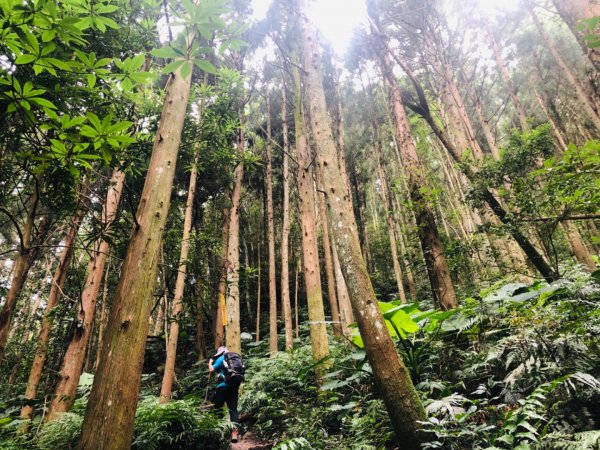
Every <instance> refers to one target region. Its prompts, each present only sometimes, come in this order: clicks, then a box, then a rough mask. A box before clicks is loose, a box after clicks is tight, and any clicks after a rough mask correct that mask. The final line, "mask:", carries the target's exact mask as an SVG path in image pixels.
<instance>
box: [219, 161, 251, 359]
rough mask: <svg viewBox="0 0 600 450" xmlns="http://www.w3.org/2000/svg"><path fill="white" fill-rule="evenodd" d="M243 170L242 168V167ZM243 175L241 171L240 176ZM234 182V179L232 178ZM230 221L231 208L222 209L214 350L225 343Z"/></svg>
mask: <svg viewBox="0 0 600 450" xmlns="http://www.w3.org/2000/svg"><path fill="white" fill-rule="evenodd" d="M242 170H243V169H242ZM234 175H235V174H234ZM243 177H244V175H243V173H242V178H243ZM234 183H235V180H234ZM230 221H231V208H224V209H223V233H222V234H221V257H220V259H219V286H218V288H217V304H216V313H215V322H214V330H215V333H214V334H215V335H214V338H215V339H214V347H215V350H216V349H218V348H219V347H221V346H222V345H225V326H226V325H227V307H226V304H225V297H226V295H227V276H228V267H227V265H228V261H229V259H228V257H229V223H230Z"/></svg>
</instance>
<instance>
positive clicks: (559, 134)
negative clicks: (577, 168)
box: [533, 88, 567, 154]
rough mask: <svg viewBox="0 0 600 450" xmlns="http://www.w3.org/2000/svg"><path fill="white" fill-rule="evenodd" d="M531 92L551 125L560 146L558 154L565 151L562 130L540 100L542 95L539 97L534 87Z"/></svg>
mask: <svg viewBox="0 0 600 450" xmlns="http://www.w3.org/2000/svg"><path fill="white" fill-rule="evenodd" d="M533 92H534V94H535V99H536V100H537V102H538V105H539V106H540V108H541V110H542V111H543V112H544V115H545V116H546V117H547V118H548V121H549V122H550V126H551V127H552V132H553V133H554V137H555V138H556V140H557V141H558V145H559V148H560V151H559V152H558V153H559V154H560V153H562V152H563V151H565V149H566V148H567V143H566V141H565V139H564V138H563V136H562V132H561V131H560V128H558V125H557V124H556V122H555V121H554V119H553V118H552V115H551V114H550V112H549V111H548V108H546V105H545V103H544V101H543V100H542V97H540V94H539V93H538V91H537V90H536V89H535V88H534V89H533Z"/></svg>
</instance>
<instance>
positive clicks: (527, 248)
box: [396, 60, 558, 283]
mask: <svg viewBox="0 0 600 450" xmlns="http://www.w3.org/2000/svg"><path fill="white" fill-rule="evenodd" d="M396 61H397V62H398V60H396ZM399 64H400V63H399ZM400 66H401V67H402V70H404V72H405V73H406V74H407V75H408V77H409V78H410V80H411V82H412V84H413V86H414V87H415V89H416V91H417V95H418V98H419V105H418V106H415V105H412V107H413V108H414V110H415V112H417V114H419V115H420V116H421V117H423V119H425V121H426V122H427V124H428V125H429V126H430V128H431V130H432V131H433V133H434V134H435V135H436V136H437V137H438V139H439V140H440V142H441V143H442V145H443V146H444V147H445V148H446V150H447V151H448V153H449V154H450V156H452V159H453V160H454V161H455V162H456V163H458V164H460V167H461V168H462V170H463V174H464V175H465V177H466V178H467V179H468V180H469V181H472V180H473V179H474V178H475V172H474V171H473V169H472V168H471V167H470V166H468V165H465V164H464V163H463V162H462V160H461V157H460V154H459V151H458V149H457V148H456V147H455V146H454V145H453V144H452V142H451V141H450V139H449V137H448V135H447V134H446V133H445V132H444V131H443V130H442V129H441V128H440V126H439V125H438V124H437V122H436V121H435V119H434V118H433V116H432V115H431V113H430V110H429V105H428V102H427V98H426V97H425V93H424V91H423V87H422V86H421V84H420V83H419V81H418V80H417V79H416V77H415V76H414V74H413V73H412V71H411V70H410V69H409V68H408V66H406V64H400ZM483 200H484V202H485V203H487V205H488V206H489V207H490V209H491V210H492V212H493V213H494V214H495V215H496V217H497V218H498V219H499V220H500V222H501V223H503V224H504V225H508V230H509V232H510V233H511V235H512V237H513V238H514V239H515V241H516V242H517V243H518V244H519V247H521V249H522V250H523V252H524V253H525V255H526V256H527V258H529V260H530V261H531V262H532V264H533V265H534V266H535V268H536V269H537V270H538V271H539V272H540V274H541V275H542V276H543V277H544V279H546V281H548V282H549V283H551V282H553V281H556V280H557V279H558V274H557V273H556V272H555V271H554V270H553V269H552V268H551V267H550V266H549V265H548V263H547V262H546V261H545V260H544V258H543V257H542V255H540V253H539V252H538V251H537V249H536V248H535V247H534V246H533V245H532V244H531V242H530V241H529V240H528V239H527V237H526V236H525V235H523V233H522V232H521V231H520V229H519V228H518V227H517V226H516V224H514V223H513V222H512V220H511V219H510V215H509V214H508V213H507V211H506V210H505V209H504V207H503V206H502V205H501V204H500V202H498V200H497V199H496V197H495V196H494V194H493V193H492V192H490V191H489V190H486V191H484V192H483Z"/></svg>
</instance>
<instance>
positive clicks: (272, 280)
mask: <svg viewBox="0 0 600 450" xmlns="http://www.w3.org/2000/svg"><path fill="white" fill-rule="evenodd" d="M265 101H266V105H267V114H266V116H267V155H266V159H267V164H266V172H267V173H266V176H265V189H266V191H267V242H268V249H269V353H270V355H271V357H273V356H275V355H276V354H277V278H276V273H275V224H274V220H273V143H272V142H271V108H270V105H269V91H268V88H267V92H266V96H265Z"/></svg>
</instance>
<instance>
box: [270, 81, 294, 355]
mask: <svg viewBox="0 0 600 450" xmlns="http://www.w3.org/2000/svg"><path fill="white" fill-rule="evenodd" d="M268 125H269V128H270V126H271V123H270V121H269V124H268ZM281 127H282V133H283V220H282V226H281V305H282V307H283V316H284V323H285V348H286V350H289V349H291V348H292V345H293V343H294V335H293V326H292V305H291V302H290V268H289V239H290V162H289V153H290V144H289V139H288V123H287V95H286V91H285V77H284V76H283V72H282V75H281ZM269 131H270V130H269Z"/></svg>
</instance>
